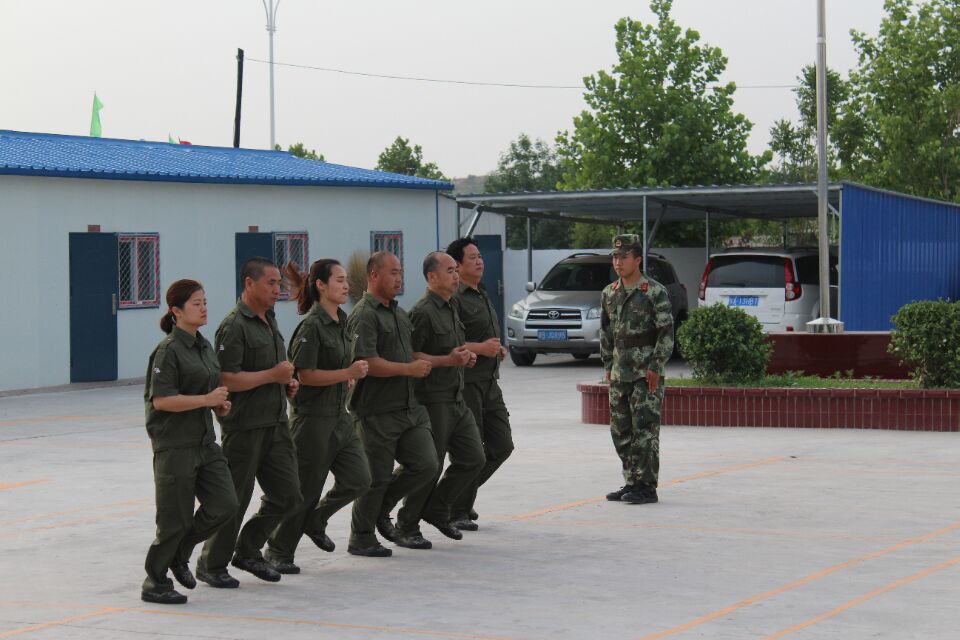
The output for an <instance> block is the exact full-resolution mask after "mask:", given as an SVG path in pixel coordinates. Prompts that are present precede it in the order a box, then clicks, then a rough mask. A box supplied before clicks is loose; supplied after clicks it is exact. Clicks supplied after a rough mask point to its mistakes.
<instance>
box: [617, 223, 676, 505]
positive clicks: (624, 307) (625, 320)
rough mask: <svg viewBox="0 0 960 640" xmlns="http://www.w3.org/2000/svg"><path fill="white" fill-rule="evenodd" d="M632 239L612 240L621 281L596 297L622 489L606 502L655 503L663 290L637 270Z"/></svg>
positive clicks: (666, 306)
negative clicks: (620, 466) (621, 464)
mask: <svg viewBox="0 0 960 640" xmlns="http://www.w3.org/2000/svg"><path fill="white" fill-rule="evenodd" d="M642 251H643V249H642V245H641V244H640V238H639V236H637V235H636V234H632V233H629V234H622V235H618V236H616V237H615V238H614V239H613V252H612V255H613V269H614V271H616V272H617V275H618V276H620V277H619V278H618V279H617V281H616V282H614V283H613V284H610V285H607V287H606V288H605V289H604V290H603V293H602V294H600V301H601V302H600V309H601V311H600V327H601V328H600V358H601V359H602V360H603V368H604V369H605V370H606V376H607V380H608V381H609V383H610V433H611V435H612V436H613V446H614V447H615V448H616V450H617V455H618V456H620V461H621V462H622V463H623V479H624V481H625V482H626V484H625V485H624V486H623V487H621V488H620V489H618V490H616V491H613V492H611V493H608V494H607V500H612V501H616V500H622V501H624V502H630V503H632V504H646V503H650V502H657V500H658V498H657V477H658V475H659V471H660V407H661V406H662V404H663V384H662V382H663V367H664V365H665V364H666V363H667V360H668V359H669V358H670V354H671V353H672V352H673V316H672V314H671V307H670V298H669V296H668V295H667V290H666V289H665V288H664V287H663V285H661V284H660V283H659V282H657V281H656V280H653V279H651V278H648V277H647V276H646V275H645V274H644V273H643V272H642V271H641V265H642V263H643V253H642Z"/></svg>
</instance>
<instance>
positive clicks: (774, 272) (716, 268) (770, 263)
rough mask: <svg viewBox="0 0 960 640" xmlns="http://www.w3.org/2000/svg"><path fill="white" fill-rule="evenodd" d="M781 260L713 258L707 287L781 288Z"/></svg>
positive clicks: (742, 257) (783, 278)
mask: <svg viewBox="0 0 960 640" xmlns="http://www.w3.org/2000/svg"><path fill="white" fill-rule="evenodd" d="M783 260H784V259H783V258H780V257H776V256H714V257H713V267H712V268H711V269H710V275H709V276H707V286H708V287H757V288H764V289H768V288H781V289H782V288H783V286H784V283H785V280H786V277H785V273H784V268H783Z"/></svg>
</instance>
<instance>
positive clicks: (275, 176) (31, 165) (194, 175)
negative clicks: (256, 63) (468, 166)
mask: <svg viewBox="0 0 960 640" xmlns="http://www.w3.org/2000/svg"><path fill="white" fill-rule="evenodd" d="M3 174H7V175H27V176H50V177H69V178H96V179H100V180H146V181H158V182H207V183H217V184H269V185H300V186H330V187H381V188H393V189H435V190H448V189H452V188H453V185H452V184H450V183H449V182H445V181H442V180H428V179H425V178H415V177H412V176H405V175H401V174H398V173H387V172H385V171H374V170H372V169H358V168H355V167H347V166H344V165H339V164H332V163H330V162H318V161H316V160H304V159H302V158H298V157H296V156H294V155H292V154H290V153H287V152H286V151H268V150H258V149H234V148H232V147H204V146H200V145H179V144H169V143H166V142H146V141H142V140H140V141H137V140H116V139H112V138H89V137H85V136H64V135H56V134H50V133H25V132H21V131H5V130H0V175H3Z"/></svg>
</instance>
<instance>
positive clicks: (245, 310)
mask: <svg viewBox="0 0 960 640" xmlns="http://www.w3.org/2000/svg"><path fill="white" fill-rule="evenodd" d="M237 309H239V310H240V313H242V314H243V315H245V316H247V317H248V318H258V319H259V317H260V316H258V315H257V314H256V313H254V311H253V309H251V308H250V307H248V306H247V303H246V302H244V301H243V300H242V299H240V298H237ZM265 315H266V316H267V317H268V318H273V317H274V316H275V315H276V314H275V313H274V312H273V307H270V308H269V309H267V313H266V314H265Z"/></svg>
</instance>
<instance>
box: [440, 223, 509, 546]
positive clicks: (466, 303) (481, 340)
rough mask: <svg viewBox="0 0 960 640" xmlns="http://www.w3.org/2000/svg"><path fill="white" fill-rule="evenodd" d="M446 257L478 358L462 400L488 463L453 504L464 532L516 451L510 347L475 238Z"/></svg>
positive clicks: (473, 525)
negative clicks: (505, 386)
mask: <svg viewBox="0 0 960 640" xmlns="http://www.w3.org/2000/svg"><path fill="white" fill-rule="evenodd" d="M447 253H448V254H449V255H450V256H452V257H453V259H454V260H456V261H457V266H458V267H459V270H460V286H459V288H458V291H457V293H456V294H455V295H454V296H453V298H452V300H453V305H454V307H455V308H456V310H457V313H458V314H459V315H460V318H461V319H462V320H463V324H464V327H465V331H466V339H467V344H466V347H467V349H469V350H470V351H472V352H473V353H476V354H477V364H476V366H474V367H473V368H472V369H467V370H466V371H465V372H464V387H463V398H464V400H465V401H466V403H467V407H468V408H469V409H470V411H472V412H473V417H474V419H475V420H476V422H477V426H478V427H479V428H480V438H481V440H482V441H483V449H484V453H485V455H486V463H485V464H484V466H483V469H481V470H480V474H479V475H478V476H477V477H476V479H475V480H474V481H473V484H472V485H471V486H470V487H469V488H468V489H467V490H466V491H464V492H463V493H461V494H460V497H459V498H458V499H457V501H456V502H455V503H454V505H453V511H452V520H451V523H452V524H453V525H454V526H455V527H457V528H458V529H461V530H463V531H476V530H477V529H478V528H479V527H478V526H477V523H476V522H474V520H476V519H477V517H478V516H477V512H476V511H474V508H473V507H474V503H475V502H476V500H477V490H478V489H479V487H480V486H482V485H483V483H485V482H486V481H487V480H489V479H490V477H491V476H492V475H493V474H494V472H495V471H496V470H497V469H499V468H500V465H502V464H503V463H504V462H505V461H506V459H507V458H508V457H509V456H510V454H511V453H512V452H513V436H512V432H511V430H510V413H509V412H508V411H507V407H506V405H505V404H504V403H503V392H502V391H501V390H500V384H499V383H498V382H497V380H498V379H499V378H500V362H501V361H502V360H503V359H504V358H505V357H507V349H506V347H504V346H503V344H502V343H501V342H500V319H499V318H497V312H496V311H495V310H494V308H493V303H491V302H490V298H489V297H488V296H487V291H486V289H485V288H484V286H483V284H482V283H481V282H480V280H481V279H482V278H483V256H481V255H480V249H479V247H477V243H476V241H475V240H474V239H473V238H460V239H459V240H454V241H453V242H451V243H450V245H449V246H448V247H447Z"/></svg>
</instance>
